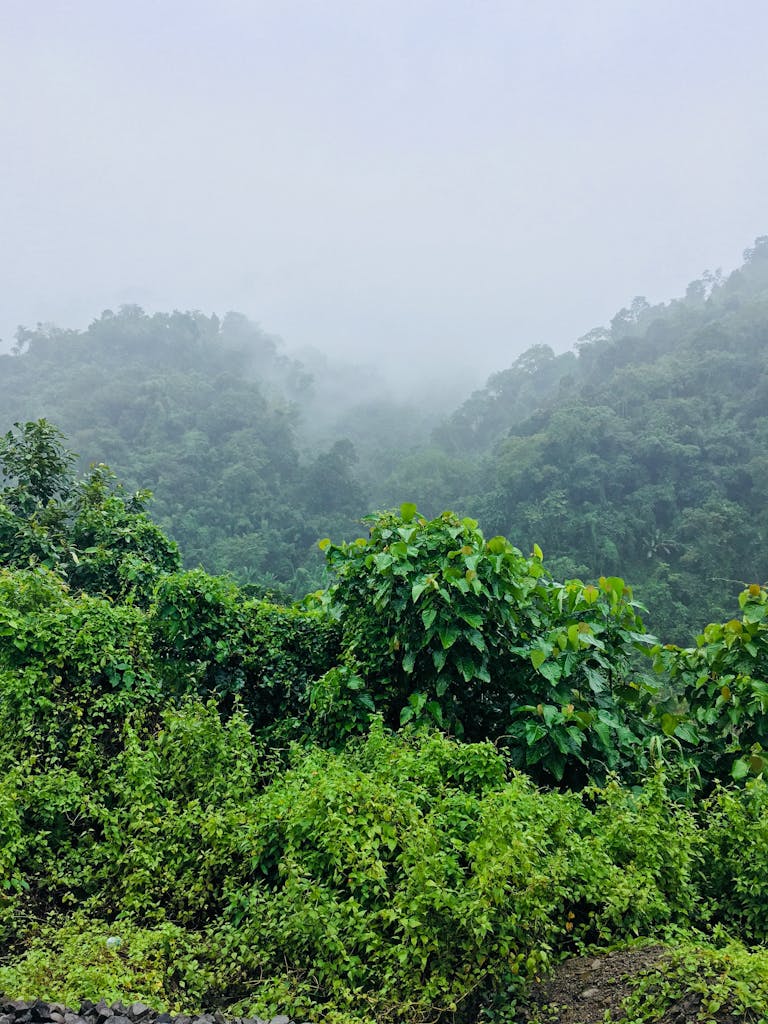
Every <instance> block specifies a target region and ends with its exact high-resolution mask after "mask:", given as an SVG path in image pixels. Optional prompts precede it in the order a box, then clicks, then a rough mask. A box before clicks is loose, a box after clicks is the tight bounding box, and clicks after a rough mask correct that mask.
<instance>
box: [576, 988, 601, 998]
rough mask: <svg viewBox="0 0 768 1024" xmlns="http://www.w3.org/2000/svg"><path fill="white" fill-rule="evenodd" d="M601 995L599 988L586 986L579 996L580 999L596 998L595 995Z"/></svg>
mask: <svg viewBox="0 0 768 1024" xmlns="http://www.w3.org/2000/svg"><path fill="white" fill-rule="evenodd" d="M599 995H600V989H599V988H585V989H584V991H583V992H582V993H581V995H580V996H579V999H594V998H595V996H599Z"/></svg>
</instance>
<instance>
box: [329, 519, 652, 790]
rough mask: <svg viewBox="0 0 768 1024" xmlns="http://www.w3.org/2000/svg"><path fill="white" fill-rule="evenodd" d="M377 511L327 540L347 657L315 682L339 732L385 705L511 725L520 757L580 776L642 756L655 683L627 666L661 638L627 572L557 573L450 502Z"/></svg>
mask: <svg viewBox="0 0 768 1024" xmlns="http://www.w3.org/2000/svg"><path fill="white" fill-rule="evenodd" d="M368 522H369V524H370V537H369V539H368V540H367V541H364V540H357V541H355V542H354V543H352V544H341V545H332V544H330V542H322V544H321V546H323V547H324V548H325V549H326V557H327V559H328V563H329V566H330V568H331V570H332V571H333V573H334V582H333V584H332V586H331V588H330V589H329V591H328V593H327V594H326V595H325V596H324V601H325V603H326V605H327V606H328V607H329V608H330V610H331V612H332V614H334V615H335V616H336V617H338V618H339V619H340V621H341V627H342V634H343V644H344V653H345V658H346V659H347V662H346V674H339V673H335V674H333V675H332V676H330V677H328V679H326V680H325V681H324V683H322V684H321V687H320V689H319V690H316V691H315V704H316V707H317V708H318V709H319V712H320V714H321V715H322V716H323V720H324V723H325V725H326V726H328V724H329V722H330V720H331V717H332V718H333V719H334V721H335V723H336V727H337V731H338V732H339V733H340V734H342V735H343V734H345V733H348V732H350V731H352V730H354V729H355V728H358V727H359V726H360V725H365V723H366V722H367V720H368V717H367V716H368V715H369V714H370V713H371V712H372V711H373V710H376V711H377V712H380V713H382V714H383V715H384V717H385V720H386V721H387V722H388V724H390V725H391V726H393V727H396V726H398V725H404V724H406V723H413V724H415V725H423V724H425V723H429V724H433V725H437V726H439V727H441V728H445V729H448V730H450V731H452V732H454V733H456V734H457V735H460V736H466V737H467V738H468V739H482V738H486V737H493V738H501V737H505V738H506V740H507V741H508V742H510V743H511V745H512V749H513V756H514V757H515V763H516V764H518V765H519V766H521V767H524V768H526V770H529V771H531V772H533V773H534V774H536V775H537V777H542V778H549V779H552V778H554V779H556V780H558V781H559V780H563V779H566V780H567V781H569V782H571V783H572V784H574V783H576V782H577V781H578V780H579V779H580V778H581V779H583V772H584V769H586V772H587V773H589V774H592V775H594V776H602V777H604V775H605V772H606V771H607V770H609V769H614V768H621V769H624V770H629V769H630V768H631V766H632V765H633V764H634V763H636V762H637V758H638V752H639V748H640V745H641V740H642V738H643V736H644V731H643V727H642V723H641V720H640V717H639V715H638V710H639V709H642V707H643V704H644V702H647V696H648V694H647V687H646V686H645V684H640V683H638V682H637V681H632V680H631V679H630V665H631V657H632V655H633V653H634V652H635V651H638V650H644V649H645V647H646V646H647V645H649V643H650V642H652V641H651V640H650V639H649V638H648V637H646V636H645V635H644V632H643V626H642V622H641V621H640V619H639V617H638V615H637V612H636V606H635V605H634V604H633V603H632V595H631V591H630V590H629V588H628V587H626V586H625V584H624V581H623V580H621V579H618V578H610V579H601V581H600V585H599V587H594V586H589V587H585V586H584V584H582V583H581V582H580V581H578V580H574V581H569V582H568V583H566V584H557V583H554V582H553V581H552V580H551V578H550V577H549V575H548V574H547V573H546V571H545V569H544V567H543V564H542V556H541V551H540V550H539V549H538V547H536V548H535V549H534V554H533V555H532V556H531V557H530V558H526V557H524V556H523V555H522V554H521V552H520V551H519V550H518V549H517V548H514V547H513V546H512V545H511V544H510V543H509V542H508V541H507V540H505V538H503V537H493V538H492V539H490V540H488V541H486V539H485V537H484V536H483V534H482V532H481V531H480V530H479V529H478V526H477V523H476V522H474V520H471V519H459V518H458V517H457V516H455V515H454V514H453V513H450V512H446V513H444V514H443V515H442V516H440V517H438V518H437V519H434V520H431V521H428V520H426V519H424V518H423V517H422V516H420V515H419V514H418V512H417V510H416V507H415V505H412V504H410V505H403V506H402V509H401V511H400V515H396V514H394V513H382V514H379V515H378V516H375V517H371V518H370V519H369V520H368ZM361 680H363V681H364V683H365V687H364V689H363V687H362V686H361V682H360V681H361ZM340 700H343V701H344V705H343V707H342V705H341V704H340V703H339V701H340ZM334 701H335V702H334Z"/></svg>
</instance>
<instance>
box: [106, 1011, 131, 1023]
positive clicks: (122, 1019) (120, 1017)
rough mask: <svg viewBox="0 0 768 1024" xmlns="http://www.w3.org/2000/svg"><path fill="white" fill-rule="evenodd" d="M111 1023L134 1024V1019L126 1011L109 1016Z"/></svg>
mask: <svg viewBox="0 0 768 1024" xmlns="http://www.w3.org/2000/svg"><path fill="white" fill-rule="evenodd" d="M109 1024H133V1021H132V1020H131V1018H130V1017H128V1016H127V1015H126V1014H124V1013H116V1014H114V1015H113V1016H112V1017H110V1018H109Z"/></svg>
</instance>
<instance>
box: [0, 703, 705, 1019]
mask: <svg viewBox="0 0 768 1024" xmlns="http://www.w3.org/2000/svg"><path fill="white" fill-rule="evenodd" d="M96 756H97V757H99V770H98V772H92V773H90V774H89V775H87V777H86V773H85V772H84V769H85V763H84V762H83V763H80V764H79V765H78V771H77V772H76V773H74V774H73V773H70V774H69V775H68V776H66V777H65V776H63V775H62V774H61V772H60V771H59V770H58V769H57V768H55V767H49V768H43V767H42V766H40V765H32V764H30V765H29V766H28V768H27V769H26V772H25V775H24V779H23V782H22V783H21V784H19V785H18V786H16V788H15V789H13V792H11V790H7V791H5V792H7V795H8V798H9V800H10V799H11V798H13V799H15V800H16V801H18V805H19V806H18V814H17V815H16V812H14V813H13V814H10V815H9V814H8V813H7V812H8V811H9V810H10V803H8V802H5V801H4V802H2V803H0V808H5V809H6V811H5V812H4V813H5V817H4V818H3V820H4V821H6V820H8V822H9V825H8V826H6V827H7V828H8V829H9V834H11V833H12V836H11V839H12V841H11V842H10V843H9V844H8V849H9V851H11V852H10V854H9V855H6V856H11V857H13V863H12V864H11V871H12V874H13V877H19V876H20V877H23V878H25V879H27V881H28V884H29V885H30V888H31V890H32V895H31V896H30V897H29V898H26V897H25V894H21V895H20V896H19V898H18V899H17V900H16V901H15V905H16V908H17V909H16V914H15V917H14V923H15V928H14V933H15V936H16V938H15V942H16V943H18V944H19V945H20V946H21V949H20V950H19V952H18V953H17V954H16V955H15V956H14V957H13V958H11V959H10V960H9V961H8V963H7V966H6V967H5V968H4V970H3V973H1V974H0V984H5V985H7V986H10V985H12V986H13V987H14V990H15V989H16V987H18V988H20V989H22V991H24V992H28V991H31V990H32V988H34V986H35V985H36V984H38V982H39V980H40V979H41V977H42V976H43V974H44V973H45V972H46V971H47V972H48V973H49V974H50V976H51V979H52V980H51V984H50V985H46V986H45V987H44V994H48V993H50V995H51V996H52V997H58V998H61V997H62V995H63V994H66V998H67V999H70V1000H71V1001H74V1002H76V1000H77V998H82V997H84V996H86V995H88V996H90V995H92V993H93V992H94V988H95V987H97V986H98V985H103V986H104V987H105V988H106V989H107V990H108V991H109V992H113V991H118V992H119V993H120V994H121V995H123V996H124V994H125V993H126V992H127V993H130V994H134V993H136V994H137V995H138V996H140V997H142V998H145V999H150V1000H151V1001H152V1002H153V1003H155V1004H157V1005H171V1004H173V1005H178V1004H179V1002H180V1001H181V1000H182V999H183V1000H184V1002H185V1004H186V1007H187V1008H192V1007H193V1006H194V1005H198V1004H197V1000H203V999H209V1000H211V999H215V1000H216V1001H223V1002H224V1003H226V1004H228V1005H230V1007H231V1010H232V1012H233V1013H235V1014H239V1013H243V1014H252V1013H258V1014H259V1015H260V1016H268V1015H269V1014H270V1013H274V1012H277V1011H278V1010H280V1009H285V1008H286V1007H290V1008H291V1010H292V1012H295V1013H301V1014H304V1015H311V1016H313V1017H318V1016H325V1015H327V1014H332V1013H346V1014H350V1015H357V1016H360V1017H364V1018H366V1019H389V1018H390V1017H391V1016H392V1015H393V1014H396V1015H397V1016H398V1017H399V1018H400V1019H403V1020H408V1021H414V1022H416V1021H419V1020H423V1019H424V1017H425V1016H426V1015H431V1016H434V1017H437V1016H442V1015H446V1016H447V1015H449V1014H452V1013H458V1014H460V1016H461V1018H462V1019H471V1017H472V1016H473V1014H474V1013H475V1012H476V1010H477V1005H478V1000H479V998H480V997H481V995H483V994H485V995H488V994H489V993H490V992H492V991H493V989H494V988H495V987H496V986H499V985H504V986H505V987H507V988H508V987H509V985H512V984H513V985H515V986H516V991H517V992H518V993H522V991H523V986H524V982H525V980H526V979H527V978H530V977H534V976H536V975H537V974H540V973H541V972H542V971H543V970H544V969H545V968H546V966H547V964H548V963H549V962H550V959H551V958H552V957H553V956H554V955H556V954H557V953H558V951H559V950H561V949H566V948H569V947H570V945H571V943H572V942H573V941H574V939H587V938H590V937H592V938H594V937H595V936H600V937H606V936H610V937H611V938H612V939H614V940H617V939H619V938H620V937H622V936H625V937H626V936H631V935H633V934H635V933H637V932H638V931H642V930H650V929H654V928H656V929H663V928H664V927H666V926H668V925H670V924H674V923H679V922H681V921H685V920H686V919H687V917H688V916H689V915H691V914H693V913H695V910H696V904H697V896H696V892H695V891H694V890H693V889H692V887H691V881H690V879H691V870H690V868H691V863H692V861H693V859H694V852H693V851H694V850H695V847H696V843H697V841H698V836H697V833H696V829H695V823H694V819H693V816H692V815H691V813H690V812H688V811H685V810H680V809H678V808H676V807H675V806H674V805H673V804H672V803H671V801H669V799H668V798H667V797H666V795H665V794H664V791H663V786H662V785H661V783H660V782H658V781H657V782H656V783H651V787H650V789H649V792H648V795H647V796H643V795H642V794H641V795H640V796H637V797H633V796H632V795H631V794H629V793H627V792H626V791H622V790H620V789H619V787H618V786H616V785H615V784H614V785H612V786H609V787H608V789H607V790H605V791H602V790H593V791H591V792H590V794H589V798H588V802H587V803H585V801H584V800H583V799H582V798H581V797H580V796H578V795H576V794H572V793H570V794H561V793H557V792H542V791H540V790H537V789H536V788H535V787H534V786H533V784H532V783H531V782H530V781H529V780H528V779H527V778H525V777H524V776H514V777H512V778H511V779H508V778H507V772H506V766H505V761H504V758H503V757H502V756H501V755H500V754H499V752H498V751H497V750H495V749H494V747H493V746H492V745H490V744H487V743H486V744H462V743H457V742H456V741H452V740H448V739H446V738H445V737H443V736H440V735H438V734H435V733H421V734H418V735H412V736H410V737H398V736H392V735H389V734H388V733H387V732H386V731H385V730H384V729H383V727H382V725H381V723H380V721H379V722H374V724H373V726H372V728H371V730H370V732H369V734H368V736H367V737H366V738H365V739H364V740H362V741H359V742H358V743H356V744H353V745H351V746H350V747H348V749H346V750H345V751H341V752H331V751H324V750H321V749H319V748H316V747H315V748H311V747H310V748H301V747H294V748H293V750H292V753H291V757H290V763H289V764H288V766H287V768H285V767H280V766H278V765H277V764H276V763H274V762H270V760H269V759H268V758H266V757H265V755H264V753H263V752H262V751H261V750H260V748H259V747H258V746H257V745H256V744H254V743H253V742H252V739H251V733H250V728H249V725H248V723H247V720H246V718H245V716H244V715H243V714H242V713H241V712H239V711H235V713H234V714H232V715H231V716H229V718H228V719H227V720H224V719H223V718H222V717H221V716H220V715H219V713H218V711H217V710H216V708H215V706H214V705H213V704H209V705H207V706H203V705H201V704H200V703H199V702H196V701H192V702H190V703H188V704H185V705H183V706H181V707H178V708H171V707H168V708H166V710H165V711H163V712H162V714H161V715H160V717H159V719H158V720H157V721H156V722H155V724H154V727H153V728H152V729H151V730H148V729H146V727H145V726H144V725H142V722H141V719H140V718H138V717H137V718H135V720H134V721H132V722H129V723H127V724H126V726H125V729H124V730H123V732H122V741H121V744H120V746H119V749H117V750H115V751H114V752H113V753H112V754H111V755H110V757H109V758H108V759H104V757H103V756H102V755H99V754H98V753H97V754H96ZM78 775H80V776H82V778H81V781H80V783H79V784H78V781H77V776H78ZM44 808H47V809H48V810H47V814H46V813H43V809H44ZM54 810H56V821H55V822H54V816H53V812H54ZM14 815H15V816H14ZM19 822H22V823H23V825H22V828H21V835H19ZM54 824H55V826H56V829H57V831H56V832H55V833H54ZM52 854H53V855H54V856H52ZM54 897H55V898H56V901H57V902H58V903H59V904H61V905H64V906H69V905H71V904H75V905H77V906H78V907H79V908H82V911H83V914H85V915H87V916H85V917H80V918H75V919H73V920H72V921H71V922H70V924H69V925H67V926H66V927H65V928H64V929H63V931H61V932H58V931H57V932H54V931H53V930H49V931H43V932H42V933H39V934H38V935H37V937H35V931H34V929H32V930H31V931H30V928H29V925H28V924H27V925H24V924H23V920H24V914H25V913H29V912H30V910H31V909H32V908H33V907H35V905H36V901H43V905H47V904H49V903H50V901H51V900H52V899H54ZM37 905H38V906H39V905H40V904H39V903H38V904H37ZM8 927H9V930H10V927H11V922H10V921H9V922H8ZM78 929H79V930H81V931H82V932H83V942H82V943H81V945H80V947H79V948H75V946H74V945H73V943H74V935H75V933H76V931H77V930H78ZM110 934H111V935H114V936H118V937H120V938H121V939H122V940H123V943H124V945H125V947H126V948H125V950H124V955H123V956H122V957H121V962H120V963H115V962H114V960H113V959H111V957H112V956H113V953H112V952H110V951H109V950H108V949H107V948H106V947H105V937H106V936H107V935H110ZM205 935H211V936H215V941H208V940H206V939H205V938H203V936H205ZM121 948H122V947H121ZM514 979H517V981H515V980H514Z"/></svg>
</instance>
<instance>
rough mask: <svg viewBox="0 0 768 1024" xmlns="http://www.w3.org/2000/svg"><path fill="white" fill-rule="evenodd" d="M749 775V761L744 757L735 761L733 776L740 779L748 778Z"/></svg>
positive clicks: (732, 770)
mask: <svg viewBox="0 0 768 1024" xmlns="http://www.w3.org/2000/svg"><path fill="white" fill-rule="evenodd" d="M747 775H749V761H745V760H743V758H739V759H738V760H737V761H734V762H733V767H732V768H731V776H732V777H733V778H734V779H736V780H739V779H744V778H746V776H747Z"/></svg>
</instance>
